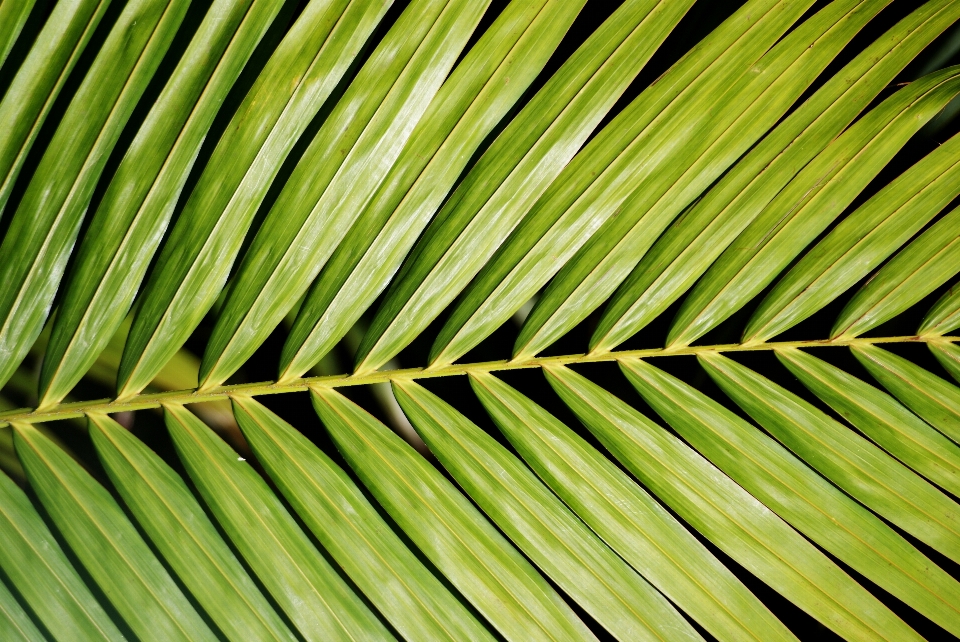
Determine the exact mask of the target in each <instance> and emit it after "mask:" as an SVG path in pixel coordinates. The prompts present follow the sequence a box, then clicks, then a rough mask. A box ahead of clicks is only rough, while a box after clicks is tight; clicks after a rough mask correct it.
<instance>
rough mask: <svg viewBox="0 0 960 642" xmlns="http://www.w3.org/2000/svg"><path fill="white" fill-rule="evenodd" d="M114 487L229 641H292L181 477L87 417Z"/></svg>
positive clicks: (111, 424)
mask: <svg viewBox="0 0 960 642" xmlns="http://www.w3.org/2000/svg"><path fill="white" fill-rule="evenodd" d="M89 430H90V437H91V439H92V441H93V445H94V447H95V448H96V449H97V455H98V456H99V458H100V461H101V462H102V463H103V466H104V468H105V469H106V471H107V474H108V475H109V476H110V481H112V482H113V485H114V487H115V488H116V489H117V491H119V493H120V496H121V497H122V498H123V501H124V503H125V504H126V505H127V507H128V508H129V509H130V512H131V513H133V515H134V517H135V518H136V520H137V523H138V524H140V527H141V528H142V529H143V530H144V532H145V533H146V534H147V536H148V537H149V538H150V541H152V542H153V545H154V547H156V549H157V550H158V551H160V554H161V555H163V558H164V559H165V560H166V561H167V564H169V565H170V567H171V568H172V569H173V571H174V572H175V573H176V574H177V576H178V577H179V578H180V580H181V581H182V582H183V584H184V585H185V586H186V587H187V589H188V590H189V591H190V592H191V593H192V594H193V596H194V597H195V598H196V600H197V602H198V603H199V604H200V606H202V607H203V609H204V610H205V611H206V612H207V614H208V615H209V616H210V618H211V619H212V620H213V621H214V623H215V624H216V625H217V626H218V627H219V628H220V630H221V631H222V632H223V633H224V635H226V637H227V638H229V639H230V640H238V641H240V640H290V641H291V642H292V641H293V640H294V639H295V638H294V637H293V634H291V633H290V631H289V629H287V627H286V625H285V624H284V623H283V621H282V620H281V619H280V617H279V616H278V615H277V614H276V612H275V611H274V610H273V607H272V606H270V604H269V603H268V602H267V600H266V599H265V598H264V597H263V595H262V594H261V593H260V590H259V589H258V588H257V586H256V585H255V584H254V583H253V580H251V579H250V577H249V576H248V575H247V572H246V571H245V570H244V569H243V567H242V566H241V565H240V562H238V561H237V558H236V557H235V556H234V554H233V551H231V550H230V548H229V547H228V546H227V544H226V543H225V542H224V541H223V540H222V539H221V538H220V534H219V533H217V529H216V527H215V526H214V525H213V524H212V523H211V522H210V519H209V518H208V517H207V515H206V513H204V512H203V509H202V508H201V507H200V504H198V503H197V500H196V499H195V498H194V496H193V494H192V493H191V492H190V490H189V489H188V488H187V485H186V484H185V483H184V482H183V480H182V479H181V478H180V476H179V475H177V473H176V472H174V471H173V469H171V468H170V466H168V465H167V464H166V463H165V462H164V461H163V460H162V459H160V457H158V456H157V455H156V454H154V453H153V451H151V450H150V449H149V448H147V446H145V445H144V444H143V443H142V442H140V441H139V440H138V439H137V438H136V437H134V436H133V435H131V434H130V433H129V432H128V431H127V429H126V428H124V427H123V426H121V425H120V424H118V423H117V422H116V421H114V420H113V419H111V418H110V417H107V416H106V415H94V414H92V415H90V416H89Z"/></svg>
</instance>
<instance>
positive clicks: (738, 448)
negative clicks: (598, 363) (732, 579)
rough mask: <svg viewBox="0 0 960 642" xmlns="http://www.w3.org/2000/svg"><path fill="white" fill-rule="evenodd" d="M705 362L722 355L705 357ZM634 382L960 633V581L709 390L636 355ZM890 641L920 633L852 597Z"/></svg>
mask: <svg viewBox="0 0 960 642" xmlns="http://www.w3.org/2000/svg"><path fill="white" fill-rule="evenodd" d="M701 359H703V360H704V361H705V362H707V363H714V362H715V361H720V360H723V359H724V357H721V356H718V355H709V356H705V357H701ZM621 368H622V369H623V371H624V373H625V374H626V375H627V378H628V379H629V380H630V383H632V384H633V386H634V387H635V388H636V389H637V390H638V391H639V392H640V394H641V395H642V396H643V398H644V399H645V400H646V401H647V403H649V404H650V405H651V407H652V408H653V409H654V410H656V411H657V413H658V414H660V416H661V417H663V418H664V419H665V420H666V421H667V422H668V423H669V424H670V425H671V426H672V427H673V428H674V429H675V430H676V431H677V432H678V433H679V434H680V436H681V437H683V438H684V439H685V440H686V441H687V442H689V443H690V444H691V445H692V446H693V447H694V448H696V449H697V450H699V451H700V453H701V454H703V455H704V456H705V457H706V458H707V459H709V460H710V461H711V462H713V463H714V465H716V466H717V467H719V468H720V469H721V470H723V471H724V472H725V473H727V474H728V475H730V477H731V478H732V479H733V480H734V481H736V482H737V483H739V484H740V485H741V486H742V487H743V488H744V489H746V491H747V492H748V493H750V494H751V495H753V496H754V497H756V498H757V499H758V500H760V501H761V502H763V504H764V505H766V506H767V507H768V508H770V509H771V510H773V511H774V512H775V513H777V514H778V515H779V516H780V517H782V518H783V519H784V520H786V521H787V522H788V523H789V524H791V525H792V526H793V527H794V528H796V529H797V530H798V531H800V532H801V533H803V534H804V535H806V536H807V537H809V538H810V539H811V540H813V541H814V542H815V543H816V544H818V545H819V546H821V547H822V548H823V549H825V550H826V551H827V552H829V553H831V554H832V555H834V556H835V557H837V558H838V559H840V560H841V561H843V562H844V563H846V564H848V565H849V566H850V567H851V568H853V569H854V570H856V571H857V572H859V573H861V574H862V575H864V576H865V577H867V578H869V579H870V580H871V581H873V582H875V583H876V584H877V585H878V586H881V587H882V588H883V589H885V590H886V591H889V592H890V593H891V594H893V595H895V596H897V597H898V598H899V599H901V600H903V601H904V602H905V603H906V604H909V605H910V606H911V607H913V608H915V609H917V610H918V611H919V612H921V613H923V614H924V615H925V616H926V617H928V618H930V619H931V620H933V621H934V622H936V623H937V624H939V625H940V626H942V627H943V628H945V629H946V630H948V631H951V632H954V633H956V632H958V631H960V584H958V583H957V582H956V580H954V579H953V578H952V577H950V576H949V575H948V574H947V573H945V572H944V571H942V570H941V569H940V568H939V567H937V566H936V565H935V564H934V563H933V562H931V561H930V560H929V559H928V558H927V557H926V556H924V555H923V554H922V553H921V552H920V551H918V550H917V549H916V548H914V547H913V546H912V545H911V544H910V543H909V542H907V540H905V539H904V538H903V537H901V536H900V535H898V534H897V533H896V532H895V531H894V530H893V529H891V528H890V527H889V526H887V525H886V524H884V523H883V521H881V520H880V519H879V518H877V517H876V516H875V515H873V513H871V512H870V511H868V510H867V509H865V508H863V507H862V506H861V505H860V504H858V503H857V502H855V501H854V500H852V499H850V498H849V497H848V496H847V495H845V494H844V493H843V492H841V491H840V490H838V489H837V488H836V487H835V486H833V485H832V484H831V483H830V482H828V481H827V480H825V479H824V478H823V477H821V476H820V475H818V474H817V473H816V472H815V471H813V470H811V469H810V468H809V467H807V466H806V464H804V463H803V462H802V461H800V460H799V459H798V458H796V457H795V456H794V455H793V454H791V453H790V451H788V450H787V449H786V448H784V447H783V446H781V445H780V444H778V443H777V442H776V441H775V440H774V439H772V438H770V437H768V436H767V435H766V434H764V433H763V432H762V431H760V430H758V429H757V428H755V427H754V426H752V425H750V424H749V423H748V422H746V421H744V420H743V419H740V418H739V417H737V416H736V415H735V414H734V413H732V412H730V411H729V410H727V409H726V408H724V407H723V406H721V405H720V404H718V403H717V402H715V401H713V400H712V399H710V398H709V397H707V396H706V395H703V394H700V393H698V392H697V391H696V390H694V389H693V388H691V387H690V386H688V385H686V384H684V383H683V382H681V381H679V380H677V379H675V378H674V377H671V376H670V375H667V374H666V373H664V372H662V371H660V370H657V369H656V368H654V367H653V366H650V365H648V364H646V363H644V362H641V361H637V360H629V361H622V362H621ZM851 598H852V599H853V601H855V602H857V603H859V605H860V608H861V609H862V611H861V613H870V614H871V616H870V617H872V620H871V622H872V623H873V624H875V626H877V627H880V628H876V629H875V630H877V631H881V632H883V635H884V636H885V637H887V638H888V639H891V640H900V639H907V638H917V637H919V636H917V634H916V633H915V632H913V631H912V630H910V628H909V627H908V626H907V625H906V624H904V623H903V622H902V621H901V620H900V619H899V618H898V617H897V616H896V615H894V614H893V613H892V612H890V611H888V610H886V608H884V607H882V606H881V605H880V604H879V603H875V604H873V605H871V602H872V601H873V599H874V598H871V596H869V594H867V593H866V591H863V593H861V594H859V595H857V596H855V597H854V596H851Z"/></svg>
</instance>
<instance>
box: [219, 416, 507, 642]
mask: <svg viewBox="0 0 960 642" xmlns="http://www.w3.org/2000/svg"><path fill="white" fill-rule="evenodd" d="M233 404H234V406H233V407H234V413H235V414H236V417H237V421H238V422H239V423H240V427H241V428H242V429H243V434H244V436H245V437H246V438H247V441H248V442H249V444H250V447H251V448H252V449H253V451H254V452H255V453H256V455H257V460H258V461H259V462H260V463H261V464H262V465H263V467H264V468H265V469H266V470H267V473H268V474H269V475H270V478H271V479H272V480H273V481H274V483H275V484H276V485H277V487H278V488H279V489H280V492H281V493H283V496H284V497H286V499H287V501H288V502H290V505H291V506H293V508H294V510H296V511H297V514H298V515H299V516H300V518H301V519H302V520H303V521H304V523H305V524H306V525H307V527H308V528H309V529H310V530H311V532H313V534H314V535H315V536H316V537H317V539H318V540H319V541H320V543H321V544H323V546H324V548H325V549H326V550H327V551H329V553H330V555H332V556H333V558H334V559H335V560H336V561H337V563H338V564H339V565H340V567H341V568H343V569H344V571H346V573H347V575H349V576H350V578H351V579H352V580H353V581H354V582H355V583H356V584H357V586H358V587H359V588H360V589H361V590H362V591H363V593H364V595H366V596H367V597H368V598H369V599H370V601H371V602H373V604H374V606H376V607H377V608H378V609H379V610H380V612H381V613H383V615H384V617H386V618H387V619H388V620H389V621H390V623H391V624H393V626H394V628H396V630H397V632H398V633H400V634H401V635H403V636H404V637H405V638H406V639H408V640H442V639H447V640H456V641H459V640H492V639H493V637H492V636H491V635H490V634H489V633H488V632H487V630H486V629H485V628H484V627H483V625H482V624H480V623H479V622H478V621H477V620H476V619H475V618H474V617H473V616H472V615H471V614H470V613H469V612H468V611H467V610H466V609H465V608H464V606H463V605H462V604H461V603H460V602H459V600H458V599H457V598H456V597H454V596H453V595H452V594H451V593H450V592H449V591H448V590H447V589H446V587H444V586H443V584H441V583H440V581H439V580H438V579H437V578H436V577H434V576H433V574H432V573H431V572H430V571H429V570H428V569H427V568H426V567H425V566H424V565H423V563H422V562H420V560H418V559H417V557H416V555H414V554H413V553H412V552H411V551H410V549H408V548H407V546H406V545H405V544H404V543H403V542H402V541H401V540H400V538H399V537H397V535H396V534H395V533H394V532H393V530H392V529H391V528H390V526H389V525H387V523H386V522H384V521H383V518H382V517H380V515H379V514H378V513H377V511H376V509H375V508H374V507H373V506H371V505H370V502H369V500H368V499H367V498H366V497H365V496H364V495H363V493H362V492H361V491H360V489H359V488H357V486H356V484H355V483H354V482H353V480H352V479H350V477H349V476H348V475H347V474H346V473H345V472H344V471H343V469H341V468H340V467H339V466H337V464H335V463H334V462H333V461H332V460H331V459H330V458H329V457H327V456H326V455H325V454H323V452H321V451H320V450H319V449H318V448H317V447H316V446H314V445H313V444H312V443H310V441H309V440H308V439H307V438H306V437H304V436H303V435H301V434H300V433H299V432H297V431H296V429H294V427H293V426H291V425H290V424H288V423H287V422H285V421H283V420H282V419H280V417H278V416H276V415H275V414H273V413H272V412H270V411H269V410H267V409H266V408H265V407H264V406H262V405H261V404H259V403H257V402H256V401H254V400H253V399H250V398H245V397H234V398H233Z"/></svg>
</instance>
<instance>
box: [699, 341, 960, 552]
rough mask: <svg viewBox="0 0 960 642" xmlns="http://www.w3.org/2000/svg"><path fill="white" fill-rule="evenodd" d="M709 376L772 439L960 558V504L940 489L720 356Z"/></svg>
mask: <svg viewBox="0 0 960 642" xmlns="http://www.w3.org/2000/svg"><path fill="white" fill-rule="evenodd" d="M701 363H702V365H703V366H704V369H705V370H706V371H707V374H709V375H710V377H711V378H712V379H713V380H714V381H715V382H716V384H717V385H718V386H720V388H721V389H722V390H723V391H724V392H725V393H726V394H727V395H728V396H729V397H730V398H731V399H733V400H734V401H735V402H736V403H737V405H738V406H740V407H741V408H743V409H744V411H746V413H747V414H748V415H750V416H751V417H753V419H754V420H755V421H756V422H757V423H759V424H760V425H761V426H762V427H763V428H764V429H765V430H766V431H767V432H769V433H770V434H771V435H773V437H774V438H775V439H777V441H779V442H780V443H782V444H783V445H784V446H786V447H787V448H789V449H790V450H792V451H793V452H794V453H796V455H797V456H798V457H800V459H802V460H803V461H805V462H806V463H807V464H808V465H810V466H811V467H812V468H814V469H815V470H817V471H819V472H820V473H821V474H822V475H823V476H824V477H826V478H827V479H829V480H830V481H832V482H833V483H834V484H836V485H837V486H838V487H840V489H841V490H843V491H845V492H846V493H848V494H849V495H850V496H851V497H853V498H854V499H856V500H858V501H859V502H861V503H862V504H863V505H864V506H866V507H867V508H869V509H870V510H872V511H874V512H875V513H877V514H878V515H880V516H881V517H883V518H884V519H887V520H889V521H890V522H891V523H893V524H895V525H896V526H898V527H900V528H902V529H903V530H904V531H906V532H907V533H910V534H911V535H913V536H914V537H916V538H917V539H919V540H920V541H922V542H924V543H926V544H928V545H930V546H931V547H932V548H934V549H936V550H937V551H939V552H941V553H943V554H944V555H946V556H947V557H949V558H950V559H952V560H955V561H956V560H958V559H960V537H958V533H960V508H958V506H957V505H956V504H955V503H954V502H953V501H952V500H951V499H950V498H949V497H947V496H946V495H944V494H943V492H942V491H940V490H939V489H937V488H936V487H934V486H933V485H931V484H930V482H928V481H926V480H925V479H923V478H921V477H920V476H918V475H917V474H916V473H914V472H913V471H911V470H910V469H909V468H907V467H906V466H904V465H903V464H901V463H900V462H898V461H897V460H895V459H893V458H892V457H890V456H889V455H888V454H887V453H885V452H883V451H882V450H881V449H880V448H878V447H877V446H875V445H873V443H871V442H869V441H867V440H866V439H864V438H863V437H861V436H860V435H858V434H857V433H855V432H854V431H852V430H850V429H849V428H847V427H846V426H843V425H842V424H840V423H838V422H836V421H834V420H833V419H831V418H830V417H828V416H827V415H826V414H824V413H823V412H821V411H819V410H817V409H816V408H815V407H814V406H812V405H810V404H808V403H807V402H805V401H803V400H802V399H800V398H799V397H797V396H796V395H794V394H792V393H790V392H787V391H786V390H784V389H783V388H781V387H779V386H777V385H776V384H774V383H772V382H771V381H769V380H768V379H766V378H764V377H762V376H760V375H758V374H757V373H755V372H753V371H751V370H749V369H748V368H745V367H744V366H741V365H740V364H738V363H737V362H735V361H732V360H730V359H726V358H723V357H719V356H718V357H712V356H711V357H710V358H702V359H701Z"/></svg>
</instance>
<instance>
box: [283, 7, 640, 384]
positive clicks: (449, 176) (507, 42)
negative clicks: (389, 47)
mask: <svg viewBox="0 0 960 642" xmlns="http://www.w3.org/2000/svg"><path fill="white" fill-rule="evenodd" d="M582 4H583V2H582V0H577V1H575V2H571V1H570V0H514V1H513V2H511V3H510V4H509V5H508V6H507V8H506V9H504V11H503V13H501V14H500V15H499V16H498V18H497V20H496V22H494V24H493V25H491V27H490V28H489V29H487V31H486V32H485V33H484V35H483V36H482V37H481V39H480V40H479V41H478V43H477V44H476V45H475V46H474V47H473V48H472V49H471V50H470V52H469V53H467V55H466V57H465V58H464V60H463V62H461V63H460V64H459V65H457V68H456V69H455V70H454V72H453V74H451V76H450V78H449V79H448V80H446V81H445V82H444V84H443V86H442V87H441V88H440V91H439V92H438V93H437V95H436V96H435V97H434V99H433V102H432V103H431V104H430V107H429V108H428V109H427V112H426V113H425V114H424V115H423V117H422V118H421V119H420V122H419V123H418V124H417V127H416V129H415V130H414V131H413V133H412V134H411V135H410V138H409V140H408V142H407V145H406V147H405V148H404V150H403V152H402V153H401V155H400V157H399V158H398V159H397V162H396V163H395V165H394V167H393V168H392V169H391V170H390V174H389V175H388V176H387V177H386V178H385V179H384V181H383V184H382V185H381V187H380V189H379V190H378V191H377V193H376V195H375V196H374V197H373V199H372V200H371V201H370V204H369V205H368V206H367V207H366V209H365V210H364V212H363V213H362V214H361V215H360V216H359V217H358V218H357V220H356V222H355V223H354V224H353V227H352V228H351V229H350V232H348V233H347V235H346V236H345V237H344V239H343V241H342V242H341V243H340V245H339V246H338V247H337V249H336V251H335V252H334V253H333V255H332V256H331V257H330V260H329V262H328V263H327V265H326V266H324V268H323V270H322V271H321V272H320V274H319V276H318V277H317V279H316V280H315V281H314V283H313V285H312V286H311V289H310V292H309V293H308V294H307V297H306V300H305V301H304V303H303V306H302V307H301V308H300V311H299V313H298V314H297V317H296V322H295V323H294V324H293V327H292V328H291V329H290V335H289V336H288V338H287V341H286V344H285V345H284V347H283V353H282V355H281V357H280V373H281V374H280V379H288V378H292V377H298V376H300V375H302V374H303V373H304V372H306V371H307V370H308V369H309V368H311V367H312V366H313V365H314V364H316V363H317V361H319V360H320V358H322V357H323V355H325V354H327V353H328V352H329V351H330V350H331V349H332V348H333V346H334V345H335V344H336V343H337V342H338V341H339V340H340V339H341V338H343V336H344V335H345V334H346V333H347V332H348V331H349V330H350V328H351V327H352V326H353V324H354V323H355V322H356V321H357V319H358V318H359V317H360V315H361V314H362V313H363V312H364V311H365V310H366V309H367V308H368V307H369V306H370V304H371V303H372V302H373V300H374V299H375V298H376V297H377V296H378V295H379V294H380V293H381V292H382V291H383V289H384V288H386V287H387V285H388V284H389V283H390V279H391V278H392V277H393V275H394V274H395V273H396V271H397V269H398V268H399V266H400V264H401V262H402V261H403V258H404V256H406V254H407V252H408V251H409V250H410V247H411V246H412V245H413V243H414V242H415V241H416V239H417V237H418V236H419V234H420V232H421V231H422V230H423V228H424V227H425V226H426V225H427V223H428V222H429V220H430V218H431V217H432V216H433V214H434V213H435V212H436V210H437V208H438V207H440V205H441V203H442V202H443V199H444V197H445V196H446V195H447V193H448V192H449V190H450V188H451V187H452V186H453V185H454V183H455V181H456V180H457V179H458V178H459V176H460V174H461V172H462V171H463V169H464V168H465V167H466V165H467V163H468V162H469V160H470V158H471V156H472V155H473V153H474V152H476V150H477V148H478V147H479V146H480V144H481V143H482V142H483V141H484V139H485V138H486V137H487V135H489V134H490V132H491V131H493V129H494V127H496V125H497V124H498V123H499V122H500V120H501V119H502V118H503V117H504V116H505V115H506V114H507V113H508V111H509V110H510V109H511V107H513V105H514V103H515V102H516V101H517V100H519V99H520V97H521V96H522V95H523V93H524V92H525V91H526V89H527V88H528V87H529V85H530V83H531V82H533V80H534V78H536V76H537V75H538V74H539V73H540V72H541V71H542V69H543V66H544V65H545V64H546V62H547V60H548V59H549V57H550V56H551V55H552V54H553V52H554V50H555V49H556V47H557V45H558V44H559V42H560V40H561V39H562V38H563V36H564V34H565V33H566V32H567V29H568V28H569V26H570V24H571V23H572V22H573V20H574V19H575V18H576V17H577V15H578V14H579V11H580V8H581V7H582ZM649 4H650V3H649V1H648V0H631V1H630V2H627V3H625V5H626V6H625V7H623V8H621V9H620V10H618V12H617V18H618V19H617V22H616V24H617V25H618V26H619V27H621V28H623V27H625V26H631V25H633V24H634V23H635V22H637V21H638V20H639V18H635V17H634V16H633V15H630V14H629V13H628V12H629V11H631V10H632V11H633V12H634V13H639V14H640V15H641V16H644V15H646V12H645V11H642V10H643V9H646V8H647V6H648V5H649ZM637 7H639V8H640V9H641V11H638V10H637Z"/></svg>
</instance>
